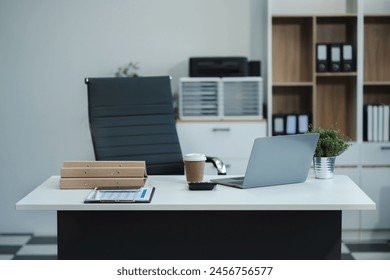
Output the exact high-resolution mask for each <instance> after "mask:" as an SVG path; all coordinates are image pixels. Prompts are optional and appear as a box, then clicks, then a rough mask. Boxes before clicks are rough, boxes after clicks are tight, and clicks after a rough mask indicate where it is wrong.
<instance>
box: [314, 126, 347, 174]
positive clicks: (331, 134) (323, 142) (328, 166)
mask: <svg viewBox="0 0 390 280" xmlns="http://www.w3.org/2000/svg"><path fill="white" fill-rule="evenodd" d="M308 133H319V134H320V137H319V139H318V143H317V147H316V150H315V152H314V158H313V165H314V174H315V176H316V178H319V179H329V178H332V177H333V172H334V165H335V160H336V157H337V156H338V155H340V154H342V153H343V152H344V151H346V150H347V149H348V148H349V147H350V146H351V143H350V141H351V139H350V138H348V137H347V136H345V135H344V134H342V133H341V132H340V130H339V129H337V128H336V127H332V128H320V127H318V128H315V127H313V126H310V127H309V131H308Z"/></svg>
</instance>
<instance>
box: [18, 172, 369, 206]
mask: <svg viewBox="0 0 390 280" xmlns="http://www.w3.org/2000/svg"><path fill="white" fill-rule="evenodd" d="M59 178H60V177H59V176H52V177H50V178H49V179H48V180H46V181H45V182H44V183H43V184H41V185H40V186H38V187H37V188H36V189H34V190H33V191H32V192H31V193H29V194H28V195H26V196H25V197H24V198H23V199H21V200H20V201H19V202H17V203H16V209H17V210H55V211H58V210H76V211H82V210H85V211H87V210H101V211H102V210H113V211H114V210H120V211H124V210H127V211H132V210H143V211H148V210H150V211H152V210H374V209H375V207H376V205H375V203H374V202H373V201H372V200H371V199H370V198H369V197H368V196H367V195H366V194H365V193H364V192H363V191H362V190H361V189H360V188H359V187H358V186H357V185H356V184H355V183H354V182H353V181H352V180H351V179H350V178H349V177H347V176H343V175H336V176H334V178H332V179H328V180H320V179H315V178H313V177H310V176H309V177H308V179H307V180H306V181H305V182H303V183H299V184H288V185H278V186H269V187H261V188H252V189H245V190H242V189H236V188H232V187H226V186H221V185H217V186H216V187H215V188H214V189H213V190H211V191H191V190H189V189H188V185H187V183H186V181H185V177H184V176H149V178H148V180H147V183H146V184H147V185H149V186H154V187H155V188H156V191H155V194H154V197H153V199H152V202H151V203H146V204H144V203H125V204H124V203H104V204H101V203H100V204H85V203H84V199H85V198H86V197H87V195H88V194H89V193H90V192H91V191H92V190H91V189H84V190H80V189H78V190H75V189H72V190H61V189H60V187H59ZM211 178H215V176H208V177H206V178H205V179H211ZM218 178H222V176H218Z"/></svg>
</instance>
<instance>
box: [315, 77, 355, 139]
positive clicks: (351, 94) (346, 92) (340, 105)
mask: <svg viewBox="0 0 390 280" xmlns="http://www.w3.org/2000/svg"><path fill="white" fill-rule="evenodd" d="M314 100H315V102H314V120H313V121H314V125H315V126H320V127H332V126H335V125H336V126H337V127H338V128H339V129H340V131H341V132H343V133H344V134H346V135H348V136H349V137H350V138H351V139H352V140H356V106H357V103H356V102H357V98H356V77H347V78H346V77H318V78H317V86H316V90H315V98H314Z"/></svg>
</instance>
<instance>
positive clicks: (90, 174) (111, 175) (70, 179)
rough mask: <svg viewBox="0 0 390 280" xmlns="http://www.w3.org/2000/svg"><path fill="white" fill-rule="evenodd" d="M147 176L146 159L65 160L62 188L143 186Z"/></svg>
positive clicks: (62, 172) (129, 187)
mask: <svg viewBox="0 0 390 280" xmlns="http://www.w3.org/2000/svg"><path fill="white" fill-rule="evenodd" d="M146 178H147V174H146V165H145V162H144V161H65V162H64V165H63V167H62V168H61V179H60V188H61V189H94V188H114V189H115V188H125V189H131V188H141V187H143V186H144V185H145V182H146Z"/></svg>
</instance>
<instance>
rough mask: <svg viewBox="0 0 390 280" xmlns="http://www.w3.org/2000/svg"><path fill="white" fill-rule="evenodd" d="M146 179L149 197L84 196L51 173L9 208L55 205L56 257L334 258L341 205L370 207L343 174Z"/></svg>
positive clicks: (343, 207) (84, 192) (337, 249)
mask: <svg viewBox="0 0 390 280" xmlns="http://www.w3.org/2000/svg"><path fill="white" fill-rule="evenodd" d="M219 178H220V176H219ZM207 179H209V178H207ZM147 184H149V185H152V186H154V187H156V192H155V194H154V197H153V200H152V202H151V203H150V204H84V203H83V201H84V199H85V197H86V196H87V195H88V194H89V193H90V192H91V190H60V188H59V177H58V176H53V177H51V178H49V179H48V180H47V181H46V182H44V183H43V184H42V185H40V186H39V187H37V188H36V189H35V190H33V191H32V192H31V193H30V194H28V195H27V196H26V197H24V198H23V199H21V200H20V201H19V202H18V203H17V204H16V209H17V210H54V211H57V218H58V219H57V222H58V256H59V258H63V259H95V258H96V259H99V258H103V259H110V258H112V259H136V258H137V259H148V258H151V259H161V258H168V259H175V258H177V259H200V258H204V259H245V258H246V259H261V258H266V259H271V258H272V259H275V258H276V259H321V258H339V257H340V250H341V248H340V244H341V211H342V210H374V209H375V203H374V202H373V201H372V200H371V199H370V198H369V197H368V196H367V195H366V194H365V193H364V192H363V191H362V190H361V189H360V188H359V187H358V186H357V185H356V184H355V183H354V182H353V181H352V180H351V179H350V178H349V177H347V176H335V177H334V178H333V179H330V180H318V179H314V178H311V177H309V178H308V179H307V180H306V182H304V183H300V184H290V185H279V186H271V187H264V188H254V189H247V190H241V189H235V188H230V187H225V186H220V185H217V186H216V188H215V189H214V190H212V191H190V190H188V186H187V184H186V182H185V177H184V176H150V177H149V178H148V182H147ZM133 240H137V242H134V241H133ZM108 243H110V244H108ZM318 243H322V244H324V248H323V250H319V249H318ZM97 244H98V245H97ZM105 244H106V245H105ZM137 244H138V245H137ZM145 244H146V245H145ZM148 244H150V245H148ZM283 246H287V248H290V249H287V250H286V247H284V248H283V249H282V247H283ZM278 248H279V249H278ZM313 249H314V250H315V251H316V252H314V250H313ZM282 250H284V252H283V253H282ZM286 252H287V253H286Z"/></svg>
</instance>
